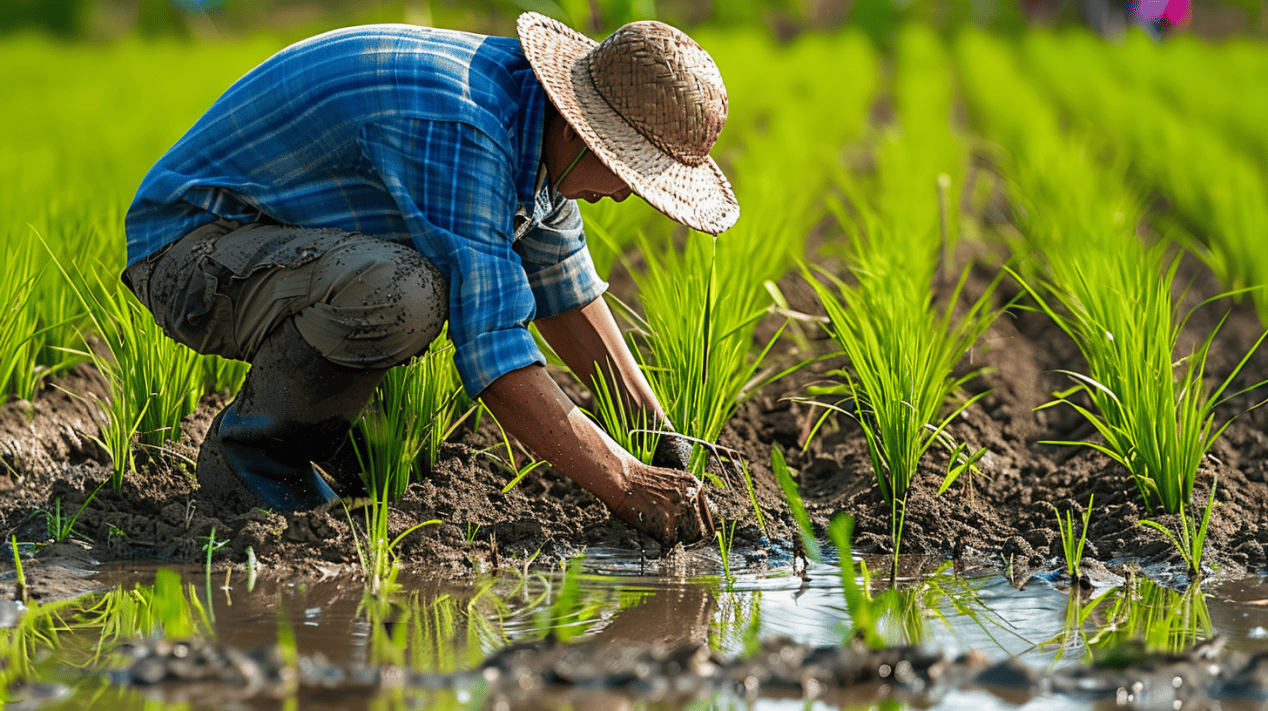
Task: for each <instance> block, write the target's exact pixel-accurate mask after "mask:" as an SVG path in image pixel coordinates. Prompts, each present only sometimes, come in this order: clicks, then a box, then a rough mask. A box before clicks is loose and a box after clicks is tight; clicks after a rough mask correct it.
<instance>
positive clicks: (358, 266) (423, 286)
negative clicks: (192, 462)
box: [124, 220, 448, 511]
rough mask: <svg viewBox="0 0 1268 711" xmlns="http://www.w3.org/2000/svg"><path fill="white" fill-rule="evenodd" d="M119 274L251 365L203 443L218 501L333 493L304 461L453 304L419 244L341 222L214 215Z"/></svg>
mask: <svg viewBox="0 0 1268 711" xmlns="http://www.w3.org/2000/svg"><path fill="white" fill-rule="evenodd" d="M124 279H125V282H127V283H128V284H129V285H130V286H131V287H132V288H133V290H134V291H135V292H136V293H137V296H138V298H139V299H140V300H141V302H142V303H143V304H145V305H146V306H147V307H148V308H149V309H150V311H151V312H152V313H153V314H154V318H155V320H156V321H157V322H158V324H159V325H160V327H162V329H163V331H164V332H165V333H166V334H167V335H168V336H170V337H172V338H173V339H174V340H176V341H179V342H181V343H184V344H185V345H187V346H189V347H190V348H193V349H194V350H195V351H198V352H200V353H207V354H216V355H220V356H223V357H226V358H232V359H237V360H246V361H249V362H250V363H251V364H252V366H251V370H250V372H249V373H248V375H247V379H246V382H245V383H244V384H243V387H242V390H241V391H240V392H239V393H238V396H237V397H236V398H235V399H234V401H233V402H232V403H231V404H230V405H229V406H228V407H227V408H225V410H224V411H223V412H221V413H220V414H219V415H217V417H216V419H215V421H214V422H213V423H212V426H211V428H210V430H209V431H208V434H207V437H206V438H205V439H204V443H203V447H202V451H201V452H200V453H199V462H198V479H199V483H200V494H201V497H202V498H204V499H215V502H214V503H215V505H216V507H217V508H220V509H222V510H235V511H242V510H246V509H249V508H252V507H257V506H260V507H264V508H270V509H274V510H287V511H289V510H298V509H306V508H312V507H314V506H317V505H320V504H322V503H324V502H327V501H329V500H330V499H332V498H333V496H334V494H333V491H332V490H331V488H330V487H329V485H328V484H327V483H326V482H325V481H324V480H323V479H322V477H321V476H320V474H318V473H317V472H316V471H315V470H314V468H313V467H312V464H311V462H312V461H322V460H324V459H327V458H329V457H330V456H331V455H333V454H334V449H336V448H337V447H338V446H339V445H340V444H341V443H342V442H343V441H344V440H345V439H346V436H347V432H348V429H349V428H350V426H351V423H352V421H353V419H354V418H355V417H356V416H357V414H358V413H359V412H360V410H361V409H362V408H363V407H364V406H365V404H366V402H368V400H369V398H370V396H371V394H372V393H373V391H374V388H375V386H376V385H377V384H378V383H379V381H380V380H381V379H382V377H383V375H384V373H385V372H386V370H387V369H388V368H391V367H393V366H395V365H398V364H400V363H404V362H405V361H407V360H409V359H410V358H411V357H412V356H414V355H417V354H419V353H421V352H423V351H425V350H426V348H427V347H428V346H429V345H430V344H431V342H432V340H433V339H435V337H436V335H437V334H438V333H439V332H440V329H441V326H442V325H443V323H444V319H445V317H446V314H447V312H448V296H447V294H448V283H447V282H446V280H445V279H444V278H443V276H442V275H441V274H440V272H439V271H438V270H437V269H436V268H435V266H434V265H432V264H431V262H430V261H428V260H427V259H426V258H424V257H423V256H422V255H421V254H420V253H419V252H418V251H417V250H415V249H413V248H412V247H409V246H406V245H400V244H396V243H393V242H388V241H385V240H380V239H376V238H373V237H368V236H365V235H361V234H357V233H348V232H343V231H341V230H329V229H325V230H321V229H301V228H293V227H286V226H282V225H268V224H259V223H254V224H248V225H243V224H240V223H237V222H233V221H228V220H222V221H218V222H215V223H212V224H210V225H207V226H205V227H203V228H200V229H198V230H195V231H194V232H191V233H190V234H188V235H186V236H185V237H183V238H181V239H180V240H178V241H177V242H176V243H174V244H173V245H172V246H171V247H170V248H168V249H166V250H164V251H162V252H160V253H159V254H158V255H155V256H154V257H151V258H150V259H147V260H145V261H143V262H140V263H138V264H136V265H134V266H133V267H131V268H129V269H128V271H127V272H125V275H124ZM348 484H352V483H348ZM353 488H355V487H353Z"/></svg>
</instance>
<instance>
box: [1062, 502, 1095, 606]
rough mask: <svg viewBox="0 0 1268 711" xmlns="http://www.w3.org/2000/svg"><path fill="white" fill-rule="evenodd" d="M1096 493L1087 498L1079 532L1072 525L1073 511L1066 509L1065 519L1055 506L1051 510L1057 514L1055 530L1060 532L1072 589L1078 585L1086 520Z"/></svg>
mask: <svg viewBox="0 0 1268 711" xmlns="http://www.w3.org/2000/svg"><path fill="white" fill-rule="evenodd" d="M1095 496H1096V495H1095V494H1093V495H1092V496H1089V497H1088V499H1087V508H1085V509H1083V532H1082V533H1079V532H1078V531H1077V530H1076V529H1075V527H1074V512H1073V511H1067V512H1066V514H1065V519H1062V518H1061V512H1060V511H1058V510H1057V507H1056V506H1053V507H1052V512H1053V513H1054V514H1056V515H1057V530H1059V531H1060V532H1061V550H1062V552H1063V553H1064V554H1065V570H1066V573H1068V574H1069V575H1070V580H1071V585H1072V589H1077V588H1078V586H1079V576H1080V575H1081V570H1080V568H1081V565H1082V561H1083V544H1084V543H1086V542H1087V527H1088V521H1089V520H1090V519H1091V518H1092V499H1093V498H1094V497H1095Z"/></svg>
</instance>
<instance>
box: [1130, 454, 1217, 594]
mask: <svg viewBox="0 0 1268 711" xmlns="http://www.w3.org/2000/svg"><path fill="white" fill-rule="evenodd" d="M1216 483H1217V479H1215V478H1212V479H1211V495H1210V496H1209V497H1208V498H1207V500H1206V508H1205V509H1204V510H1203V511H1202V520H1201V521H1200V522H1199V521H1198V520H1197V518H1196V517H1195V516H1194V514H1195V513H1196V512H1195V511H1192V510H1191V507H1190V506H1187V505H1186V506H1181V507H1180V526H1179V531H1177V532H1173V531H1171V530H1170V529H1169V528H1167V527H1166V526H1164V525H1162V524H1161V523H1159V522H1157V521H1150V520H1148V519H1142V520H1140V521H1137V523H1138V524H1140V525H1141V526H1145V527H1147V528H1152V529H1154V530H1156V531H1159V532H1161V533H1162V534H1163V535H1164V536H1166V537H1167V540H1169V541H1171V544H1172V545H1173V546H1175V547H1176V550H1178V551H1180V556H1181V557H1182V558H1183V559H1184V564H1185V565H1187V566H1188V568H1189V575H1190V576H1192V578H1193V579H1194V580H1195V581H1196V580H1197V579H1198V577H1199V576H1200V575H1201V574H1202V555H1203V553H1205V551H1206V531H1207V526H1208V525H1209V524H1210V523H1211V510H1212V509H1214V508H1215V488H1216Z"/></svg>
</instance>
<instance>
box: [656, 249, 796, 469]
mask: <svg viewBox="0 0 1268 711" xmlns="http://www.w3.org/2000/svg"><path fill="white" fill-rule="evenodd" d="M723 248H724V247H722V246H720V243H719V242H718V241H717V240H706V239H699V238H696V239H689V240H688V242H687V245H686V247H685V249H684V253H683V254H682V255H678V254H677V253H676V252H674V251H670V252H667V253H666V256H665V257H664V258H663V259H662V258H661V257H658V256H654V255H655V254H656V250H655V248H654V247H653V246H652V245H650V244H646V243H644V244H643V255H644V257H645V259H646V260H647V265H648V266H647V270H646V271H645V272H644V273H643V274H642V275H641V276H640V277H638V282H639V295H640V299H641V300H642V302H643V307H644V311H645V313H646V320H642V321H637V322H636V323H635V326H636V331H635V333H634V339H635V341H636V345H639V342H641V345H642V349H641V350H639V353H641V354H642V357H643V368H644V370H645V371H646V372H647V376H648V381H649V382H650V384H651V386H652V389H653V390H654V391H655V393H656V396H657V399H658V400H660V402H661V403H662V405H663V406H664V407H665V410H666V413H667V414H668V415H669V419H670V421H671V422H672V423H673V425H674V428H675V429H676V430H677V431H679V432H681V433H682V434H684V435H686V436H687V437H689V438H693V439H695V440H702V441H704V442H716V441H717V439H718V435H720V434H721V432H722V428H723V426H724V425H725V424H726V422H727V420H728V419H730V417H731V416H732V415H733V414H734V412H735V409H736V408H737V407H738V406H739V403H740V401H741V400H743V399H744V398H745V397H746V396H748V395H751V394H752V393H753V392H754V387H753V386H754V385H755V384H756V383H755V382H754V381H755V378H756V380H757V381H761V382H765V381H768V379H769V378H764V377H759V375H758V369H759V367H760V366H761V364H762V362H763V360H764V359H765V357H766V355H767V354H768V353H769V352H770V350H771V348H772V347H773V345H774V344H775V341H776V339H777V338H778V333H777V334H776V336H774V337H772V338H771V340H770V341H768V342H767V343H766V344H765V346H763V347H762V348H761V350H760V351H759V352H758V353H757V354H756V355H755V356H752V355H750V344H751V343H752V340H753V332H754V330H755V329H756V326H757V321H758V320H759V319H760V318H761V317H762V316H763V315H764V314H765V313H766V308H767V306H768V305H769V302H768V301H765V300H764V299H769V297H767V296H765V295H764V292H763V291H762V290H761V280H760V279H758V280H754V279H753V278H752V277H751V276H750V277H747V278H746V277H745V276H744V275H743V274H741V273H740V272H741V271H743V268H742V267H740V265H739V260H738V259H731V258H728V259H726V260H725V263H726V264H727V265H730V266H733V267H734V270H733V271H732V272H731V274H730V276H729V277H726V278H724V276H725V275H724V274H723V273H722V272H721V270H720V269H718V263H719V262H720V261H722V260H718V259H715V257H716V256H717V254H718V250H719V249H723ZM728 249H729V248H728ZM735 256H736V257H738V255H735ZM720 304H725V305H726V308H720V306H719V305H720ZM780 331H781V332H782V328H781V329H780ZM705 460H706V457H705V452H704V448H703V447H700V446H696V447H695V452H694V454H693V457H692V466H691V471H692V472H693V473H694V474H696V476H698V477H703V476H706V475H707V476H710V477H712V476H713V475H712V474H709V473H707V472H706V471H705ZM714 483H715V484H718V485H722V482H721V481H720V480H717V479H716V477H714Z"/></svg>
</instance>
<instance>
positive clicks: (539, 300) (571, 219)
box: [515, 197, 608, 318]
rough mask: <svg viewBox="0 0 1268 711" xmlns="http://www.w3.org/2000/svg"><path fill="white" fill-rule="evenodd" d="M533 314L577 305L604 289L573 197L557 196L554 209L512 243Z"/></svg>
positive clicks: (543, 314)
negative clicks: (526, 286)
mask: <svg viewBox="0 0 1268 711" xmlns="http://www.w3.org/2000/svg"><path fill="white" fill-rule="evenodd" d="M515 252H516V253H517V254H519V256H520V259H521V260H522V262H523V266H524V273H525V274H526V275H527V276H528V286H529V289H530V290H531V291H532V294H533V300H534V302H535V304H536V306H537V309H536V311H537V316H536V317H537V318H549V317H551V316H558V315H559V314H562V313H565V312H567V311H571V310H573V309H577V308H580V307H582V306H585V305H586V304H588V303H590V302H591V301H594V300H595V299H597V298H599V296H601V295H602V294H603V292H604V291H607V288H608V284H607V282H605V281H603V280H602V279H600V278H599V274H598V272H597V271H596V270H595V268H594V262H593V261H592V260H591V259H590V250H588V249H586V237H585V231H584V229H583V227H582V222H581V211H580V210H578V209H577V203H576V201H575V200H568V199H565V198H562V197H560V198H559V199H558V202H557V203H556V204H555V207H554V210H553V211H552V212H551V213H550V214H549V215H547V216H546V218H545V219H543V220H542V221H541V223H539V224H538V225H537V226H536V227H535V228H533V229H531V230H529V231H528V232H527V233H526V234H525V235H524V236H523V237H521V238H520V239H519V240H518V241H516V243H515Z"/></svg>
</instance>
